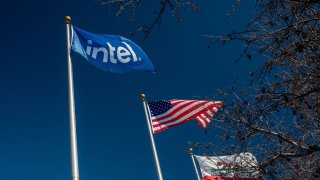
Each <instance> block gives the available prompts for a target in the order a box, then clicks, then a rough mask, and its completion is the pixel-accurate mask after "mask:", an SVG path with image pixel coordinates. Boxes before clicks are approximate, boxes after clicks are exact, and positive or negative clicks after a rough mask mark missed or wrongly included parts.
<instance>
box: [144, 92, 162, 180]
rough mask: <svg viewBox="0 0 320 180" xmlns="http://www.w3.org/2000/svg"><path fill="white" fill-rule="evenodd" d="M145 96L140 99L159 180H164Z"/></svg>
mask: <svg viewBox="0 0 320 180" xmlns="http://www.w3.org/2000/svg"><path fill="white" fill-rule="evenodd" d="M145 97H146V96H145V95H144V94H141V95H140V98H141V101H142V103H143V107H144V112H145V115H146V120H147V124H148V129H149V135H150V141H151V145H152V151H153V157H154V161H155V164H156V168H157V173H158V179H159V180H163V178H162V173H161V168H160V163H159V159H158V153H157V148H156V144H155V143H154V139H153V132H152V129H151V124H150V123H151V119H150V111H149V108H148V105H147V102H146V100H145Z"/></svg>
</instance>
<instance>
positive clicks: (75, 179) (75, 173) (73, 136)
mask: <svg viewBox="0 0 320 180" xmlns="http://www.w3.org/2000/svg"><path fill="white" fill-rule="evenodd" d="M65 21H66V30H67V60H68V86H69V117H70V143H71V164H72V180H79V167H78V149H77V133H76V115H75V105H74V94H73V75H72V74H73V73H72V62H71V56H70V50H71V40H70V23H71V17H70V16H66V17H65Z"/></svg>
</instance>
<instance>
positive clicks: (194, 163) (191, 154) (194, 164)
mask: <svg viewBox="0 0 320 180" xmlns="http://www.w3.org/2000/svg"><path fill="white" fill-rule="evenodd" d="M192 151H193V149H192V148H189V153H190V156H191V159H192V163H193V167H194V170H195V172H196V175H197V179H198V180H201V179H200V176H199V172H198V169H197V165H196V161H195V160H194V156H193V153H192Z"/></svg>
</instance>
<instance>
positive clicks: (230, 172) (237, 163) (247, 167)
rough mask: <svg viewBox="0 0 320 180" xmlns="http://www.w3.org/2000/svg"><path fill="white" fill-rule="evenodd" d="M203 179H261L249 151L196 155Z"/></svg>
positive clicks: (255, 160)
mask: <svg viewBox="0 0 320 180" xmlns="http://www.w3.org/2000/svg"><path fill="white" fill-rule="evenodd" d="M194 157H195V158H196V159H197V161H198V164H199V166H200V169H201V174H202V178H203V180H263V177H262V175H261V173H260V172H259V170H258V168H257V166H258V161H257V159H256V157H255V156H253V155H252V154H251V153H240V154H234V155H230V156H210V157H208V156H196V155H194Z"/></svg>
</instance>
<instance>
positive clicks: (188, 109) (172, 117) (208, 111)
mask: <svg viewBox="0 0 320 180" xmlns="http://www.w3.org/2000/svg"><path fill="white" fill-rule="evenodd" d="M148 105H149V109H150V113H151V121H152V129H153V133H154V134H156V133H159V132H161V131H164V130H166V129H169V128H170V127H173V126H177V125H180V124H183V123H186V122H188V121H190V120H192V119H197V121H198V123H199V125H200V126H201V127H202V128H205V127H206V126H207V125H208V124H209V123H210V121H211V119H212V118H213V114H214V113H215V112H217V111H218V109H219V107H220V106H221V105H222V102H221V101H199V100H161V101H150V102H148Z"/></svg>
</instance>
